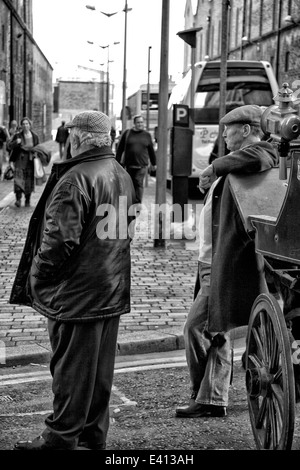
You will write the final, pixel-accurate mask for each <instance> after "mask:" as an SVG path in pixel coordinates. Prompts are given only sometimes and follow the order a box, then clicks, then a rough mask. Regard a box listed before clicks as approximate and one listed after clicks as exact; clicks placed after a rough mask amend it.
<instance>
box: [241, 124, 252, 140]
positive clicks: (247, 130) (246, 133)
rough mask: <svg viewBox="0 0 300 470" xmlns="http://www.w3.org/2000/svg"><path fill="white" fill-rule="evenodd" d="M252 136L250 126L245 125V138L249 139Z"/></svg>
mask: <svg viewBox="0 0 300 470" xmlns="http://www.w3.org/2000/svg"><path fill="white" fill-rule="evenodd" d="M250 134H251V126H250V124H244V126H243V135H244V137H248V136H249V135H250Z"/></svg>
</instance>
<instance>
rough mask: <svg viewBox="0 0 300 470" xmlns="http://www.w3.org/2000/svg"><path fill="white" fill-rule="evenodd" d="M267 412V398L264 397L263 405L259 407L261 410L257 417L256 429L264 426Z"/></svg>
mask: <svg viewBox="0 0 300 470" xmlns="http://www.w3.org/2000/svg"><path fill="white" fill-rule="evenodd" d="M266 412H267V398H266V397H264V398H263V399H262V402H261V405H260V407H259V411H258V414H257V417H256V422H255V427H256V429H261V428H262V427H263V422H264V420H265V418H266Z"/></svg>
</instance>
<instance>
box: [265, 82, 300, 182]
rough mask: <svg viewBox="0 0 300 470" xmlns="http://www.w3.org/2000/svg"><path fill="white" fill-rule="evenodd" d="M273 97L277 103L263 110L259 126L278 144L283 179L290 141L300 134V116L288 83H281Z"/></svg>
mask: <svg viewBox="0 0 300 470" xmlns="http://www.w3.org/2000/svg"><path fill="white" fill-rule="evenodd" d="M273 99H274V101H275V103H277V104H275V105H272V106H269V107H268V108H267V109H266V110H265V111H264V113H263V114H262V117H261V127H262V130H263V131H264V133H265V134H267V135H269V136H270V138H272V139H273V141H274V142H275V143H276V144H277V145H278V151H279V156H280V157H279V178H280V179H283V180H284V179H286V178H287V164H286V157H287V156H288V154H289V151H290V142H291V141H292V140H295V139H297V138H298V136H299V135H300V117H299V115H298V109H297V108H296V107H295V106H294V101H296V98H295V97H294V94H293V91H292V90H291V89H290V88H289V84H288V83H283V85H282V88H280V90H279V91H278V94H277V95H276V96H275V97H274V98H273Z"/></svg>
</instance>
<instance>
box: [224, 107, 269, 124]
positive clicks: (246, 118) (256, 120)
mask: <svg viewBox="0 0 300 470" xmlns="http://www.w3.org/2000/svg"><path fill="white" fill-rule="evenodd" d="M264 109H265V108H263V107H260V106H257V105H255V104H247V105H245V106H240V107H238V108H235V109H233V110H232V111H229V113H227V114H225V116H223V117H222V119H220V124H225V125H226V126H227V125H229V124H236V123H241V124H257V125H260V120H261V116H262V113H263V111H264Z"/></svg>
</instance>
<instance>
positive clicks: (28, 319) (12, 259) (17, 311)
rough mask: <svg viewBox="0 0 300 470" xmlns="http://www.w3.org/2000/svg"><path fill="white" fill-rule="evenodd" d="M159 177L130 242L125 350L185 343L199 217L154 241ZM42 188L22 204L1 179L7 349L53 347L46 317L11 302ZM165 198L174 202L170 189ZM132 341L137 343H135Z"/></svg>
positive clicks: (2, 325)
mask: <svg viewBox="0 0 300 470" xmlns="http://www.w3.org/2000/svg"><path fill="white" fill-rule="evenodd" d="M47 146H48V147H49V149H51V150H52V159H51V163H52V162H53V161H55V160H56V159H58V152H57V144H56V143H55V142H53V141H51V142H48V143H47ZM51 163H50V165H49V166H48V167H47V169H46V170H47V173H49V172H50V169H51ZM155 183H156V179H155V178H152V177H149V178H148V181H147V185H146V187H145V196H144V200H143V204H144V208H143V210H142V211H141V215H140V217H139V218H138V219H137V225H136V235H135V238H134V240H133V242H132V298H131V305H132V308H131V312H130V313H129V314H126V315H123V316H121V322H120V329H119V338H118V348H119V352H120V353H122V354H127V353H128V354H132V353H136V352H137V351H139V350H140V349H139V348H141V347H143V352H148V351H149V352H152V351H153V350H155V351H156V350H160V349H161V350H168V349H180V348H183V340H182V329H183V324H184V321H185V319H186V316H187V313H188V311H189V308H190V305H191V302H192V298H193V289H194V281H195V274H196V269H197V254H198V251H197V240H196V239H195V237H194V235H193V234H194V233H195V221H194V218H193V216H192V217H191V218H189V220H188V221H187V222H186V226H187V227H188V237H187V236H186V237H185V239H179V237H180V236H181V231H182V226H181V224H171V235H170V239H167V240H166V241H165V246H163V247H157V246H154V239H153V235H152V232H153V220H152V219H151V208H152V207H153V206H152V205H153V204H154V203H155ZM43 188H44V186H37V187H36V190H35V193H33V195H32V207H30V208H25V207H24V206H23V205H22V207H21V208H19V209H18V208H16V207H15V206H14V195H13V194H12V190H13V184H12V182H11V181H9V182H7V181H6V182H4V181H1V182H0V227H1V233H0V259H1V264H0V346H1V344H2V347H3V345H4V347H5V348H6V352H7V354H8V353H10V354H13V351H14V350H17V349H18V348H21V349H22V348H23V350H25V349H26V351H27V352H29V353H30V351H31V350H33V349H34V347H35V346H37V345H38V346H40V347H42V348H45V349H46V350H49V342H48V333H47V323H46V319H45V317H43V316H42V315H40V314H39V313H37V312H36V311H34V310H33V309H31V308H29V307H23V306H18V305H10V304H9V303H8V299H9V295H10V291H11V287H12V283H13V280H14V275H15V272H16V268H17V266H18V263H19V259H20V256H21V253H22V249H23V245H24V241H25V237H26V232H27V227H28V223H29V219H30V216H31V214H32V211H33V207H34V206H35V205H36V203H37V201H38V199H39V197H40V195H41V193H42V191H43ZM3 201H4V202H3ZM167 201H168V202H170V203H171V195H170V194H169V193H168V192H167ZM198 202H199V201H198ZM23 204H24V202H23ZM199 205H200V206H201V204H199ZM198 208H199V207H198ZM200 210H201V209H200ZM185 233H186V232H185ZM176 238H177V239H176ZM187 238H188V239H187ZM132 344H138V345H139V347H138V348H132ZM25 346H26V347H25ZM0 349H1V347H0ZM0 356H1V353H0ZM0 363H1V360H0Z"/></svg>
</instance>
